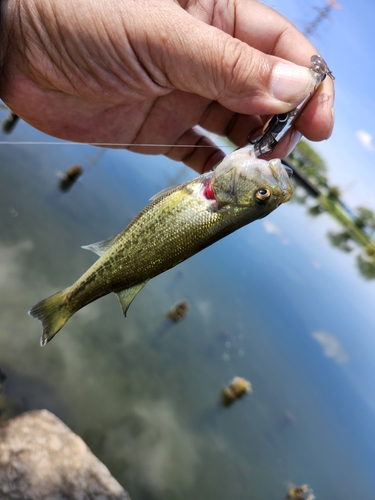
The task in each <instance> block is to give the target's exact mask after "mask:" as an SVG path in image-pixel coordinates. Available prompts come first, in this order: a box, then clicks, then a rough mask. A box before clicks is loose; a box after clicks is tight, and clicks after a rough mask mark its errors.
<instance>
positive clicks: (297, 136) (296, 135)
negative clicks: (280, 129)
mask: <svg viewBox="0 0 375 500" xmlns="http://www.w3.org/2000/svg"><path fill="white" fill-rule="evenodd" d="M301 138H302V134H301V132H299V131H298V130H296V129H293V131H292V134H291V136H290V140H289V144H288V152H287V155H288V154H290V153H291V152H292V151H293V149H294V148H295V147H296V146H297V144H298V143H299V141H300V140H301Z"/></svg>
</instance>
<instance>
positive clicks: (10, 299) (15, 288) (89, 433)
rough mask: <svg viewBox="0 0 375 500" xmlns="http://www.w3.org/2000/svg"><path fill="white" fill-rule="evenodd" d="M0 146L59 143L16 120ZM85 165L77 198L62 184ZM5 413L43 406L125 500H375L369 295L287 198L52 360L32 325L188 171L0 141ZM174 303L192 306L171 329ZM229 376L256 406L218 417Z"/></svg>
mask: <svg viewBox="0 0 375 500" xmlns="http://www.w3.org/2000/svg"><path fill="white" fill-rule="evenodd" d="M0 138H1V140H2V141H4V140H11V141H47V142H55V141H54V140H53V139H51V138H48V137H46V136H44V135H42V134H40V133H38V132H36V131H35V130H33V129H31V128H30V127H28V126H27V125H25V124H24V123H19V124H18V125H17V127H16V129H15V131H14V132H13V133H12V134H11V135H10V136H6V135H3V134H2V135H1V136H0ZM73 164H80V165H82V166H83V167H84V173H83V175H82V177H81V178H80V179H79V180H78V182H76V184H75V185H74V186H73V187H72V189H71V190H70V191H69V192H67V193H62V192H61V191H60V190H59V189H58V182H59V178H58V175H57V174H58V172H59V171H60V172H64V171H66V170H67V169H68V168H69V167H70V166H71V165H73ZM0 170H1V182H0V257H1V258H0V297H1V299H0V368H1V370H2V371H3V372H4V373H5V374H6V375H7V380H6V382H5V386H4V387H5V394H6V396H7V398H8V406H7V409H6V410H5V412H4V411H3V414H2V417H3V418H6V416H10V415H13V414H16V413H18V412H21V411H26V410H31V409H36V408H47V409H49V410H51V411H52V412H54V413H55V414H56V415H57V416H58V417H60V418H61V419H62V420H63V421H64V422H65V423H66V424H67V425H69V426H70V427H71V428H72V429H73V430H74V431H75V432H76V433H78V434H79V435H80V436H82V437H83V439H85V441H86V442H87V444H88V445H89V446H90V448H91V449H92V451H93V452H94V453H95V454H96V455H97V456H98V457H99V458H100V459H101V460H102V461H103V462H104V463H105V464H106V465H107V466H108V467H109V469H110V471H111V472H112V474H113V475H114V476H115V477H116V478H117V479H118V480H119V481H120V483H121V484H122V485H123V486H124V487H125V488H126V489H127V490H128V491H129V493H130V496H131V497H132V499H133V500H169V499H170V500H187V499H189V500H190V499H191V498H196V499H198V500H199V499H202V500H203V499H204V500H211V499H212V500H213V499H215V500H224V499H225V500H227V499H231V500H244V499H256V500H272V499H274V500H277V499H280V500H282V499H283V498H284V497H285V494H286V492H287V487H288V484H289V483H293V484H296V485H298V484H303V483H308V484H309V485H310V486H311V488H312V489H313V491H314V494H315V496H316V498H317V499H330V500H336V499H337V500H345V499H354V498H373V497H374V495H375V474H374V470H375V444H374V438H375V368H374V359H375V312H374V299H375V281H371V280H366V279H365V278H364V277H363V276H362V275H361V274H360V272H359V271H358V268H357V264H356V258H355V257H356V255H355V253H356V251H357V250H354V252H352V253H349V254H348V253H343V252H341V251H340V250H338V249H337V248H334V247H332V246H331V245H330V243H329V240H328V238H327V232H328V231H335V230H338V229H339V228H338V226H337V225H336V222H335V221H334V220H332V219H331V218H330V217H329V216H328V215H325V214H323V215H320V216H319V217H315V218H312V217H311V216H309V215H308V211H307V207H306V205H305V204H299V203H297V202H296V201H291V202H289V203H288V204H286V205H283V206H282V207H280V208H279V209H278V210H276V211H275V212H274V213H273V214H271V215H270V216H269V217H267V218H266V219H264V220H262V221H257V222H255V223H253V224H251V225H249V226H247V227H245V228H243V229H241V230H239V231H237V232H236V233H235V234H233V235H231V236H229V237H227V238H226V239H224V240H222V241H220V242H219V243H217V244H215V245H214V246H212V247H210V248H208V249H206V250H204V251H203V252H201V253H200V254H198V255H196V256H194V257H193V258H191V259H189V260H188V261H187V262H184V263H182V264H181V265H179V266H178V267H176V268H174V269H172V270H170V271H168V272H166V273H164V274H163V275H161V276H159V277H157V278H155V279H153V280H152V281H151V282H149V283H148V284H147V286H146V287H145V288H144V289H143V290H142V291H141V293H140V294H139V295H138V296H137V297H136V299H135V300H134V302H133V304H132V305H131V307H130V309H129V311H128V316H127V318H126V319H124V318H123V316H122V314H121V309H120V307H119V303H118V301H117V299H116V297H114V296H108V297H105V298H103V299H101V300H99V301H96V302H94V303H93V304H91V305H89V306H87V307H85V308H84V309H83V310H81V311H80V312H78V313H77V314H75V315H74V317H73V318H72V319H71V320H70V321H69V322H68V323H67V325H66V326H65V327H64V329H63V330H62V331H61V332H60V333H59V334H58V335H57V336H56V338H55V339H53V341H52V342H51V343H49V344H48V345H47V346H46V347H44V348H41V347H40V346H39V339H40V334H41V325H40V323H39V322H37V321H35V320H33V319H32V318H31V317H30V316H28V314H27V311H28V310H29V309H30V307H31V306H32V305H34V304H35V303H36V302H37V301H39V300H40V299H42V298H45V297H46V296H48V295H50V294H52V293H54V292H56V291H58V290H60V289H62V288H64V287H66V286H68V285H70V284H72V283H73V282H74V281H75V280H76V279H77V278H78V277H79V276H80V275H81V274H82V273H83V272H84V271H85V270H86V269H87V268H88V267H89V266H90V265H91V264H92V263H93V262H94V260H95V255H94V254H92V253H91V252H87V251H84V250H82V249H80V246H81V245H85V244H89V243H92V242H95V241H99V240H102V239H105V238H107V237H109V236H111V235H114V234H116V233H118V232H120V231H121V230H122V229H123V228H124V227H125V226H126V225H127V224H128V222H129V221H130V220H131V219H132V218H133V217H134V216H135V215H136V214H137V213H138V212H139V211H140V210H141V209H142V208H143V207H144V206H145V205H146V204H147V203H148V199H149V198H150V197H151V196H152V195H153V194H155V193H156V192H157V191H159V190H160V189H162V188H164V187H166V186H168V185H171V184H175V183H178V182H182V181H184V180H186V179H188V178H189V177H192V176H193V175H194V174H193V173H192V172H191V171H189V170H188V169H185V168H184V167H183V166H182V165H179V164H177V163H174V162H171V161H169V160H167V159H165V158H164V157H153V156H141V155H136V154H133V153H130V152H127V151H120V150H105V151H104V150H100V149H97V148H94V147H88V146H77V145H66V144H65V145H54V144H50V145H48V144H45V145H4V144H2V145H0ZM179 300H187V301H188V302H189V304H190V309H189V312H188V314H187V316H186V317H185V318H184V319H183V321H181V322H180V323H178V324H175V325H173V326H171V327H169V328H166V319H165V314H166V313H167V311H168V310H169V309H170V307H171V306H172V305H173V304H174V303H176V302H177V301H179ZM234 376H241V377H244V378H246V379H248V380H249V381H250V382H251V384H252V388H253V393H252V394H250V395H247V396H245V397H244V398H243V399H241V400H240V401H238V402H236V403H235V404H234V405H233V406H231V407H230V408H226V409H223V408H220V406H219V404H218V401H219V395H220V390H221V389H222V387H224V386H225V385H226V384H228V383H229V382H230V380H231V379H232V378H233V377H234Z"/></svg>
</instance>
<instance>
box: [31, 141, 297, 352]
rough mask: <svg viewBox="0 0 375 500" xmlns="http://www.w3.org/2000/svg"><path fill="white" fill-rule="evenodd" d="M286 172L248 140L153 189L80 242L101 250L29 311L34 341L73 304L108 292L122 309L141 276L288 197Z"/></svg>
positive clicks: (48, 333) (51, 332)
mask: <svg viewBox="0 0 375 500" xmlns="http://www.w3.org/2000/svg"><path fill="white" fill-rule="evenodd" d="M290 175H291V169H288V168H285V167H284V166H283V165H282V164H281V162H280V160H270V161H266V160H260V159H258V158H257V157H256V156H255V154H254V146H253V145H248V146H245V147H243V148H240V149H237V150H236V151H233V152H232V153H230V154H229V155H228V156H226V157H225V158H224V159H223V160H222V162H221V163H220V164H219V165H218V166H217V167H216V168H215V169H214V170H213V171H211V172H208V173H205V174H203V175H200V176H199V177H196V178H194V179H192V180H189V181H187V182H185V183H184V184H181V185H178V186H174V187H172V188H167V189H166V190H164V191H162V192H161V193H159V194H157V195H155V196H154V197H153V198H152V199H151V203H150V204H149V205H148V206H146V207H145V208H144V209H143V210H142V211H141V212H140V213H139V214H138V215H137V217H136V218H135V219H134V220H133V221H132V222H131V223H130V224H129V225H128V226H127V227H126V228H125V229H124V231H122V233H120V234H118V235H116V236H114V237H112V238H109V239H108V240H105V241H101V242H99V243H95V244H93V245H89V246H86V247H83V248H85V249H88V250H92V251H93V252H95V253H97V254H98V255H99V256H100V258H99V259H98V260H97V261H96V262H95V263H94V264H93V265H92V266H91V267H90V268H89V269H88V270H87V271H86V272H85V273H84V274H83V275H82V276H81V277H80V278H79V279H78V280H77V281H76V282H75V283H74V284H73V285H72V286H70V287H68V288H65V289H64V290H62V291H60V292H58V293H56V294H54V295H52V296H51V297H48V298H47V299H45V300H42V301H41V302H39V303H38V304H36V305H35V306H34V307H33V308H32V309H31V310H30V311H29V313H30V314H31V316H33V317H34V318H37V319H38V320H40V321H41V322H42V325H43V335H42V339H41V344H42V345H45V344H46V343H47V342H49V341H50V340H51V339H52V338H53V337H54V336H55V335H56V333H57V332H58V331H59V330H60V329H61V328H62V327H63V326H64V325H65V323H66V322H67V321H68V319H69V318H70V317H71V316H72V315H73V314H74V313H75V312H77V311H78V310H79V309H81V308H82V307H84V306H86V305H87V304H90V302H93V301H94V300H96V299H99V298H100V297H103V296H104V295H107V294H109V293H111V292H113V293H115V294H116V295H117V297H118V299H119V301H120V304H121V307H122V311H123V314H124V315H126V311H127V309H128V307H129V305H130V304H131V302H132V300H133V299H134V297H135V296H136V295H137V293H138V292H139V291H140V290H141V289H142V288H143V287H144V286H145V284H146V283H147V281H148V280H150V279H151V278H153V277H154V276H157V275H158V274H160V273H162V272H164V271H166V270H167V269H170V268H171V267H174V266H175V265H177V264H179V263H180V262H182V261H183V260H185V259H187V258H189V257H191V256H192V255H194V254H196V253H197V252H199V251H200V250H202V249H204V248H206V247H208V246H209V245H212V244H213V243H215V242H216V241H218V240H220V239H221V238H223V237H224V236H227V235H228V234H230V233H232V232H233V231H235V230H236V229H239V228H240V227H242V226H244V225H246V224H249V223H250V222H253V221H254V220H256V219H260V218H262V217H265V216H266V215H268V214H269V213H270V212H272V211H273V210H274V209H275V208H276V207H278V206H279V205H280V204H281V203H284V202H286V201H288V200H289V199H290V198H291V197H292V194H293V187H292V185H291V184H290V181H289V176H290Z"/></svg>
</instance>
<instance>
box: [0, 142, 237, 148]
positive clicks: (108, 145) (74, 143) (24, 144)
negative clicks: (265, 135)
mask: <svg viewBox="0 0 375 500" xmlns="http://www.w3.org/2000/svg"><path fill="white" fill-rule="evenodd" d="M3 145H23V146H34V145H38V146H102V147H111V146H124V147H130V146H134V147H142V148H162V147H164V148H232V147H233V146H229V145H224V146H217V145H212V146H209V145H207V144H196V145H195V144H127V143H117V142H48V141H0V146H3Z"/></svg>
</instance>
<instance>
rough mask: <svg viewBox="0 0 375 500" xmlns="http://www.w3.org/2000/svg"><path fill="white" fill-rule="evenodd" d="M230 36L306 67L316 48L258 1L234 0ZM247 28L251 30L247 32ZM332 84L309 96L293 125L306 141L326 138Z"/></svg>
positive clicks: (331, 119)
mask: <svg viewBox="0 0 375 500" xmlns="http://www.w3.org/2000/svg"><path fill="white" fill-rule="evenodd" d="M236 20H237V22H236V30H235V33H234V36H236V37H238V38H239V39H240V40H242V41H244V42H246V43H248V44H249V45H251V46H253V47H254V48H257V49H258V50H263V51H264V52H267V53H269V54H272V55H274V56H277V57H279V58H283V59H286V60H289V61H291V62H293V63H296V64H298V65H303V66H310V57H311V56H312V55H313V54H318V51H317V49H316V48H315V47H314V46H313V45H312V44H311V43H310V42H309V41H308V40H307V38H306V37H305V36H303V35H302V33H300V32H299V31H298V30H297V29H296V28H295V26H293V24H292V23H290V22H289V21H288V20H287V19H285V18H284V17H283V16H281V15H280V14H279V13H277V12H275V11H274V10H273V9H271V8H269V7H268V6H266V5H264V4H262V3H260V2H251V8H249V1H248V0H246V1H244V0H238V2H237V17H236ZM249 26H251V27H252V29H249ZM333 102H334V85H333V82H332V80H331V79H330V78H326V79H325V80H324V82H323V84H322V85H321V86H320V88H319V91H318V92H317V93H316V95H314V96H313V98H312V99H311V101H310V102H309V103H308V105H307V107H306V108H305V110H304V111H303V113H302V115H301V116H300V117H299V119H298V120H297V122H296V123H295V126H296V127H297V128H298V130H299V131H300V132H301V133H302V134H303V135H305V136H306V137H307V138H308V139H310V140H314V141H318V140H322V139H327V138H328V137H329V136H330V135H331V133H332V128H333V124H334V113H333Z"/></svg>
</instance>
